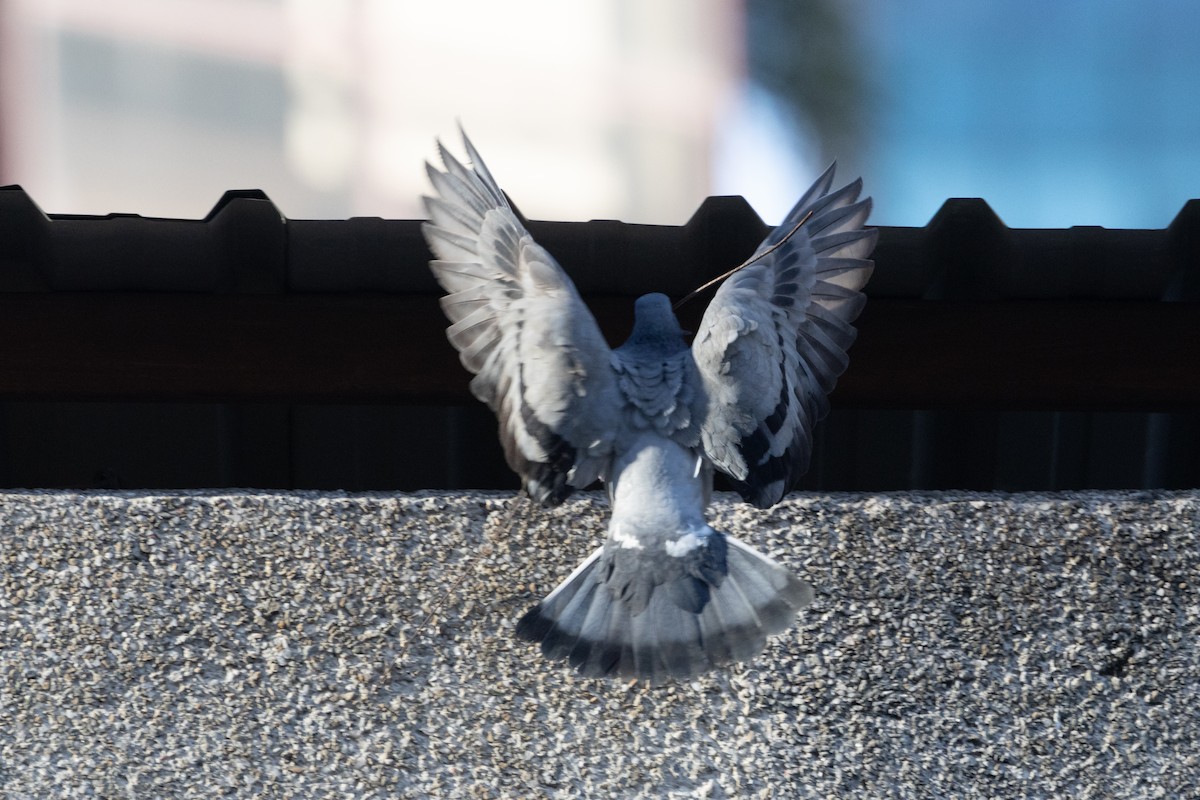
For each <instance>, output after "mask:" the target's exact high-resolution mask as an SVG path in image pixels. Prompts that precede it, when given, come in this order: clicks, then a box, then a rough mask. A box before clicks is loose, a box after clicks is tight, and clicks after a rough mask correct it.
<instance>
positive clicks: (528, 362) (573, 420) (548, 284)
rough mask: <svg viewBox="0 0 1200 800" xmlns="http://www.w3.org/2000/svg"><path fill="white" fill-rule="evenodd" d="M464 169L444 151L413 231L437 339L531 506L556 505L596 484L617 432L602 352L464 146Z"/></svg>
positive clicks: (564, 286) (548, 264) (582, 313)
mask: <svg viewBox="0 0 1200 800" xmlns="http://www.w3.org/2000/svg"><path fill="white" fill-rule="evenodd" d="M463 143H464V145H465V147H466V150H467V155H468V157H469V161H468V163H469V164H470V166H465V165H463V164H462V163H461V162H459V161H458V160H457V159H455V158H454V156H452V155H451V154H450V153H449V152H448V151H447V150H446V149H445V148H444V147H442V145H441V143H440V142H439V143H438V152H439V154H440V156H441V159H442V163H443V165H444V169H443V170H439V169H437V168H436V167H434V166H432V165H430V164H428V163H426V165H425V166H426V168H427V170H428V172H429V179H430V181H431V182H432V183H433V187H434V190H435V191H436V193H437V196H436V197H425V198H424V200H425V208H426V211H427V212H428V215H429V221H428V222H426V223H425V224H424V225H423V226H422V230H423V231H424V233H425V239H426V241H427V242H428V243H429V247H430V249H431V250H433V252H434V254H435V255H436V256H437V260H434V261H430V262H429V266H430V269H431V270H432V271H433V274H434V277H436V278H437V280H438V283H440V284H441V285H442V288H443V289H445V290H446V291H447V292H448V294H447V295H446V296H445V297H443V298H442V310H443V311H444V312H445V314H446V316H447V317H448V318H449V320H450V322H451V323H452V324H451V325H450V327H449V329H448V330H447V332H446V334H447V336H448V338H449V339H450V342H451V344H453V345H454V346H455V347H456V348H457V349H458V351H459V357H460V359H461V361H462V363H463V366H465V367H466V368H467V369H468V370H470V371H471V372H472V373H474V374H475V377H474V378H473V379H472V381H471V391H472V393H473V394H474V395H475V396H476V397H477V398H479V399H480V400H482V401H484V402H485V403H487V404H488V406H489V407H490V408H491V409H492V411H494V412H495V413H496V416H497V418H498V419H499V421H500V439H501V442H502V444H503V445H504V454H505V456H506V458H507V459H508V464H509V466H511V467H512V468H513V469H514V470H515V471H516V472H517V473H518V474H520V476H521V478H522V480H523V482H524V485H525V488H526V490H527V491H528V492H529V494H530V495H531V496H532V497H533V498H534V499H535V500H537V501H538V502H539V503H542V504H544V505H557V504H558V503H561V502H562V501H563V500H565V499H566V498H567V496H568V495H570V494H571V492H572V491H573V490H574V489H575V488H577V487H584V486H587V485H588V484H589V483H591V482H592V481H594V480H596V478H597V477H601V476H602V475H603V472H604V470H605V467H606V465H607V463H608V460H609V452H610V449H611V440H612V435H613V433H614V429H615V426H616V409H617V408H618V402H617V389H616V379H615V377H614V374H613V370H612V366H611V355H612V354H611V351H610V350H609V348H608V344H607V343H606V342H605V341H604V337H603V336H602V335H601V333H600V330H599V328H598V327H597V326H596V321H595V319H594V318H593V317H592V315H591V313H590V312H589V311H588V309H587V306H585V305H584V303H583V301H582V300H581V299H580V297H579V293H578V292H577V291H576V290H575V286H574V285H573V284H572V283H571V280H570V278H568V277H567V275H566V273H565V272H563V270H562V268H561V267H560V266H559V265H558V263H557V262H556V261H555V260H554V257H553V256H551V255H550V254H549V253H548V252H546V251H545V250H544V249H543V248H542V247H541V246H540V245H538V243H537V242H535V241H534V240H533V237H532V236H530V235H529V232H528V231H527V230H525V226H524V225H522V224H521V221H520V220H519V219H518V218H517V216H516V214H515V213H514V212H513V210H512V208H511V207H510V206H509V204H508V201H507V199H505V197H504V193H503V192H501V191H500V187H499V186H498V185H497V184H496V181H495V179H493V178H492V176H491V173H489V172H488V169H487V167H486V166H485V165H484V163H483V160H482V159H480V157H479V154H478V153H477V152H476V151H475V148H474V147H473V146H472V145H471V142H470V140H468V139H467V137H466V134H465V133H464V134H463Z"/></svg>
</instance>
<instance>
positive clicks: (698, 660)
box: [422, 132, 876, 686]
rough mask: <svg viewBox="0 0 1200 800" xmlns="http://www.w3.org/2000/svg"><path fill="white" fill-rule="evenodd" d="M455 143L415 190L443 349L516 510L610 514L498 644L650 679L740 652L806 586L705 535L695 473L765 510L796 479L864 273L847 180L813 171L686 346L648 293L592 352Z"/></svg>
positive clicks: (589, 319)
mask: <svg viewBox="0 0 1200 800" xmlns="http://www.w3.org/2000/svg"><path fill="white" fill-rule="evenodd" d="M462 139H463V146H464V148H465V150H466V154H467V159H466V161H465V162H464V161H459V160H458V159H457V158H455V157H454V156H453V155H452V154H451V153H450V152H449V151H448V150H447V149H446V148H445V147H444V146H443V145H442V144H441V142H440V141H439V142H438V143H437V150H438V156H439V159H440V161H441V167H440V168H439V167H436V166H434V165H432V164H431V163H429V162H426V170H427V172H428V175H429V180H430V183H431V184H432V187H433V194H432V195H431V196H426V197H424V198H423V200H424V203H425V209H426V212H427V216H428V220H427V221H426V222H425V223H423V226H422V230H423V233H424V236H425V239H426V241H427V243H428V245H429V248H430V250H431V251H432V253H433V255H434V256H435V258H434V259H433V260H431V261H430V262H429V267H430V269H431V270H432V272H433V275H434V277H435V278H436V279H437V281H438V283H439V284H440V285H441V287H442V288H443V289H444V290H445V292H446V294H445V295H444V296H443V297H442V298H441V308H442V310H443V312H444V313H445V315H446V317H447V319H448V320H449V321H450V323H451V324H450V326H449V328H448V329H447V337H448V338H449V340H450V343H451V344H452V345H453V346H454V347H455V348H456V349H457V350H458V353H459V357H460V360H461V362H462V365H463V366H464V367H465V368H466V369H467V370H468V371H469V372H471V373H472V374H473V375H474V377H473V378H472V379H471V382H470V388H471V392H472V394H473V395H474V396H475V397H476V398H478V399H479V400H481V401H482V402H484V403H486V404H487V405H488V407H489V408H491V410H492V411H493V412H495V415H496V417H497V419H498V421H499V428H500V440H501V443H502V445H503V449H504V454H505V458H506V460H507V462H508V464H509V466H510V467H511V468H512V469H513V470H514V471H515V472H516V473H517V474H518V475H520V477H521V480H522V484H523V486H524V489H525V491H526V492H527V493H528V494H529V496H530V497H532V498H533V499H534V500H535V501H537V502H538V503H540V504H542V505H543V506H547V507H551V506H556V505H558V504H560V503H562V502H563V501H565V500H566V499H567V498H568V497H569V496H570V495H571V494H572V492H574V491H575V490H577V489H584V488H586V487H588V486H589V485H591V484H593V483H594V482H596V481H602V482H603V484H604V486H605V488H606V490H607V494H608V499H609V504H610V506H611V514H610V518H609V522H608V535H607V538H606V540H605V542H604V544H603V545H602V546H601V547H599V548H598V549H596V550H595V552H593V553H592V554H591V555H590V556H588V558H587V559H585V560H584V561H583V563H582V564H580V565H579V566H578V567H577V568H576V569H575V570H574V572H572V573H571V574H570V575H569V576H567V578H566V579H565V580H563V581H562V583H560V584H559V585H558V586H557V587H556V588H555V589H554V590H553V591H551V592H550V594H549V595H547V596H546V597H545V598H544V599H543V600H542V601H541V602H539V603H537V605H535V606H534V607H533V608H532V609H530V610H529V611H528V612H527V613H526V614H525V615H524V616H523V617H521V618H520V620H519V621H518V623H517V625H516V634H517V636H518V637H519V638H520V639H523V640H528V641H531V642H535V643H538V644H540V646H541V651H542V653H543V654H544V656H545V657H546V658H548V659H552V660H555V659H559V660H561V659H565V660H566V661H567V662H568V663H569V664H570V666H571V667H573V668H574V669H575V671H576V672H578V673H579V674H581V675H584V676H588V677H621V678H625V679H632V680H635V681H641V682H645V683H646V684H648V685H651V686H653V685H659V684H662V683H665V682H668V681H671V680H688V679H691V678H693V677H695V676H698V675H700V674H702V673H705V672H708V671H710V670H713V669H716V668H720V667H723V666H726V665H730V664H733V663H735V662H742V661H747V660H749V659H752V658H754V657H755V656H756V655H757V654H758V653H759V652H761V651H762V650H763V648H764V647H765V645H766V641H767V636H768V635H771V634H776V633H780V632H782V631H784V630H785V629H787V628H788V627H789V626H790V625H791V624H792V622H793V621H794V619H795V616H796V614H797V612H798V611H800V610H801V609H803V608H804V607H805V606H807V605H808V604H809V603H810V602H811V601H812V599H813V588H812V586H811V585H810V584H809V583H807V582H806V581H804V580H802V579H800V578H798V577H796V576H795V575H793V574H792V573H791V572H790V571H789V570H788V569H787V568H785V567H784V566H783V565H781V564H780V563H778V562H777V561H775V560H774V559H773V558H771V557H770V556H768V555H766V554H764V553H762V552H760V551H759V550H756V549H755V548H753V547H751V546H750V545H749V544H746V543H745V542H742V541H739V540H738V539H736V538H734V537H733V536H730V535H728V534H726V533H723V532H721V531H719V530H716V529H714V528H713V527H711V526H710V525H709V524H708V521H707V517H706V513H705V512H706V509H707V507H708V505H709V502H710V499H711V496H712V480H713V473H714V471H719V472H721V473H723V474H725V475H726V476H728V478H729V480H730V482H731V485H732V488H733V489H734V490H735V491H736V492H737V493H738V494H739V495H740V496H741V497H742V499H744V500H745V501H747V502H749V503H751V504H753V505H754V506H756V507H758V508H768V507H770V506H772V505H774V504H776V503H778V502H779V501H780V500H781V499H782V498H783V497H784V495H785V494H786V493H787V492H788V490H789V489H790V488H791V487H792V485H793V484H794V482H795V480H796V479H797V478H798V477H799V476H800V475H801V474H802V473H803V472H804V471H805V470H806V469H807V468H808V462H809V458H810V455H811V452H812V435H813V428H814V426H815V425H816V424H817V422H818V421H819V420H820V419H821V418H822V417H824V416H825V414H826V412H827V411H828V408H829V404H828V400H827V399H826V396H827V395H828V393H829V392H830V390H832V389H833V387H834V383H835V381H836V379H837V378H838V376H839V375H841V373H842V372H843V371H844V370H845V369H846V366H847V360H848V359H847V349H848V348H849V347H850V345H851V343H852V342H853V341H854V338H855V329H854V328H853V327H852V325H851V323H852V322H853V321H854V319H855V318H856V317H857V316H858V314H859V312H860V310H861V309H862V307H863V304H864V302H865V298H864V296H863V294H862V293H861V291H860V290H861V289H862V288H863V286H864V285H865V284H866V282H867V279H868V278H869V277H870V275H871V271H872V269H873V266H874V262H872V261H871V260H870V259H869V256H870V255H871V251H872V249H873V248H874V245H875V240H876V231H875V230H874V229H865V228H864V227H863V225H864V223H865V222H866V219H867V216H868V214H869V213H870V210H871V200H870V198H863V199H859V194H860V192H861V189H862V181H861V179H858V180H855V181H853V182H852V183H850V184H847V185H846V186H843V187H841V188H839V189H836V190H834V189H832V185H833V180H834V168H835V166H836V165H831V166H830V167H829V168H828V169H827V170H826V171H825V172H824V173H823V174H822V175H821V176H820V177H819V178H818V179H817V180H816V182H815V183H814V184H813V185H812V187H811V188H810V189H809V190H808V191H807V192H805V193H804V195H803V196H802V197H801V198H800V200H799V201H798V202H797V203H796V205H795V207H794V208H793V209H792V210H791V211H790V212H789V213H788V215H787V217H786V218H785V219H784V220H783V222H782V223H781V224H780V225H779V226H778V227H777V228H775V229H774V230H772V231H771V233H770V234H769V235H768V236H767V237H766V239H765V240H764V241H763V242H762V244H761V245H760V246H759V247H758V249H757V250H756V251H755V253H754V255H753V256H752V257H751V258H750V259H749V260H748V261H747V262H746V263H745V264H743V265H742V266H741V267H740V268H738V269H735V270H734V271H732V272H730V273H727V277H726V278H725V280H724V281H723V283H721V285H720V287H719V288H718V289H717V291H716V293H715V295H714V296H713V298H712V300H711V302H710V303H709V305H708V307H707V309H706V310H705V312H704V315H703V317H702V321H701V323H700V325H699V328H698V330H697V331H696V333H695V336H694V337H693V339H692V342H691V345H690V346H689V344H688V342H687V334H686V333H685V331H683V330H682V329H681V328H680V325H679V321H678V320H677V319H676V317H675V314H674V311H673V309H672V305H671V301H670V300H669V299H668V298H667V297H666V296H665V295H663V294H659V293H653V294H647V295H645V296H642V297H640V298H638V299H637V300H636V301H635V304H634V324H633V330H632V332H631V333H630V335H629V338H628V339H627V340H626V341H625V343H624V344H622V345H620V346H619V347H617V348H615V349H611V348H610V347H609V345H608V343H607V342H606V340H605V339H604V337H603V335H602V334H601V332H600V329H599V327H598V326H597V324H596V321H595V319H594V317H593V316H592V314H591V313H590V312H589V311H588V308H587V306H586V305H585V304H584V302H583V300H582V298H581V297H580V295H579V292H578V291H577V290H576V288H575V286H574V285H573V284H572V282H571V279H570V278H569V277H568V276H567V273H566V272H565V271H564V270H563V268H562V267H561V266H559V264H558V262H557V261H556V260H555V259H554V257H553V256H552V255H551V254H550V253H549V252H547V251H546V250H545V249H544V248H542V247H541V246H540V245H539V244H538V243H537V242H536V241H534V239H533V237H532V236H531V235H530V233H529V231H528V230H526V228H525V226H524V225H523V224H522V221H521V218H520V217H519V216H518V215H517V213H516V212H515V211H514V209H513V207H512V206H511V205H510V203H509V201H508V199H507V198H506V196H505V194H504V192H503V191H501V189H500V187H499V184H497V182H496V180H495V179H494V178H493V177H492V175H491V173H490V172H489V171H488V168H487V166H486V165H485V164H484V162H483V159H481V158H480V157H479V154H478V152H476V150H475V147H474V146H473V145H472V143H471V141H470V140H469V139H468V138H467V136H466V134H465V132H463V133H462Z"/></svg>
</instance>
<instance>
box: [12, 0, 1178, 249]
mask: <svg viewBox="0 0 1200 800" xmlns="http://www.w3.org/2000/svg"><path fill="white" fill-rule="evenodd" d="M1198 34H1200V5H1197V4H1194V3H1190V2H1185V1H1184V0H1144V1H1143V2H1138V3H1131V2H1096V1H1095V0H1092V2H1084V0H1057V1H1056V2H1053V3H1046V2H1038V1H1037V0H1006V2H981V3H961V2H949V1H948V0H907V1H906V2H899V0H877V1H876V2H866V1H865V0H859V1H858V2H851V1H848V0H745V1H744V2H741V1H739V0H657V1H656V2H642V1H641V0H577V2H571V3H562V2H556V1H555V0H509V2H505V3H495V2H490V0H444V2H439V3H427V2H409V0H392V1H390V2H387V1H385V0H109V2H105V3H102V4H101V3H95V2H94V1H93V0H58V2H55V3H46V2H42V0H0V182H2V183H20V184H22V185H23V186H24V187H25V188H26V189H27V190H28V191H29V192H30V193H31V194H32V196H33V197H34V198H35V200H36V201H37V202H38V203H39V204H40V205H41V206H42V207H43V209H44V210H46V211H48V212H54V213H91V214H103V213H108V212H118V211H120V212H134V213H140V214H144V215H159V216H184V217H200V216H203V215H204V213H205V212H206V211H207V210H208V208H209V207H211V205H212V204H213V203H214V202H215V201H216V199H217V198H218V197H219V196H220V194H221V192H223V191H224V190H225V189H229V188H261V189H263V190H265V191H266V192H267V193H268V194H269V195H270V196H271V198H272V199H274V200H275V202H276V203H277V205H279V207H280V208H281V210H282V211H283V212H284V213H285V214H286V215H288V216H292V217H330V218H338V217H346V216H352V215H369V216H384V217H416V216H419V215H420V209H419V205H418V204H417V201H416V197H417V195H418V194H419V193H420V192H421V191H422V190H423V188H424V176H423V172H422V170H421V162H422V160H423V159H425V158H427V157H428V156H429V155H430V153H431V151H432V142H433V139H434V137H435V136H439V135H440V136H442V137H444V138H446V139H447V140H448V141H452V140H453V139H454V137H455V126H456V122H457V121H458V120H462V122H463V123H464V125H466V127H467V128H468V130H469V131H470V133H471V134H472V137H473V138H474V139H475V141H476V144H477V145H478V146H479V147H480V149H481V151H482V152H483V153H484V154H485V156H486V157H487V158H488V160H489V163H490V165H491V166H492V168H493V171H494V172H495V173H496V174H497V177H498V178H499V179H500V181H501V183H502V184H503V185H504V186H505V187H506V188H507V189H508V190H509V192H510V194H511V195H512V196H513V197H514V199H515V200H516V201H517V203H518V204H519V205H520V206H521V208H522V210H523V211H525V213H526V214H528V215H529V216H532V217H537V218H546V219H564V220H570V219H588V218H619V219H624V220H627V221H636V222H656V223H671V224H679V223H682V222H684V221H685V220H686V219H687V218H688V217H689V216H690V214H691V213H692V211H694V210H695V208H696V206H697V205H698V204H699V202H700V201H701V200H702V199H703V198H704V197H705V196H706V195H709V194H741V195H744V196H745V197H746V198H747V199H748V200H750V202H751V204H752V205H754V206H755V208H756V209H757V210H758V211H759V213H760V215H761V216H763V217H764V219H766V220H767V221H770V222H774V221H777V220H778V219H779V218H780V217H781V216H782V214H783V213H784V211H785V209H786V208H787V206H788V205H790V202H791V201H792V199H794V198H795V197H796V196H797V195H798V194H799V193H800V191H801V190H802V189H803V187H804V186H805V184H806V183H807V182H808V181H809V180H811V178H812V177H813V175H814V174H815V173H816V172H817V171H819V170H820V169H821V168H822V167H823V166H824V165H825V164H826V163H827V162H828V161H829V160H830V159H832V158H835V157H836V158H838V159H839V161H840V163H841V165H842V169H843V173H845V174H851V173H853V174H858V173H861V174H862V175H863V176H864V178H865V180H866V183H867V187H868V191H870V192H871V194H873V195H874V196H875V198H876V201H877V212H876V214H875V216H874V221H875V222H877V223H879V224H883V225H913V226H917V225H923V224H925V223H926V222H927V221H928V220H929V218H930V217H931V216H932V215H933V214H934V213H935V212H936V210H937V209H938V207H939V206H940V205H941V203H942V202H943V201H944V200H945V199H946V198H948V197H983V198H985V199H986V200H987V201H988V202H989V203H990V204H991V205H992V207H993V208H994V209H995V210H996V212H997V213H998V214H999V215H1000V216H1001V218H1002V219H1003V220H1004V221H1005V222H1006V223H1007V224H1009V225H1012V226H1016V227H1064V226H1070V225H1081V224H1086V225H1104V226H1108V227H1133V228H1158V227H1165V226H1166V225H1167V224H1169V223H1170V221H1171V219H1172V217H1173V216H1174V215H1175V214H1176V213H1177V212H1178V210H1179V208H1180V206H1181V205H1182V204H1183V202H1184V201H1185V200H1187V199H1188V198H1190V197H1195V196H1200V148H1198V147H1197V143H1200V89H1198V88H1197V77H1198V76H1200V48H1197V46H1196V44H1195V43H1196V42H1197V41H1198V39H1200V36H1198Z"/></svg>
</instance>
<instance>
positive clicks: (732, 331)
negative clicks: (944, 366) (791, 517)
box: [692, 166, 876, 508]
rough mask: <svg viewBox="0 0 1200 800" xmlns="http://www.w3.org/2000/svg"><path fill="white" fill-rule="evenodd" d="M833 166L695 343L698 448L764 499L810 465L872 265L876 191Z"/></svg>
mask: <svg viewBox="0 0 1200 800" xmlns="http://www.w3.org/2000/svg"><path fill="white" fill-rule="evenodd" d="M833 172H834V166H830V167H829V169H828V170H826V171H825V173H824V174H823V175H822V176H821V177H820V178H818V179H817V181H816V183H815V184H813V186H812V188H810V189H809V190H808V192H806V193H805V195H804V196H803V197H802V198H800V200H799V202H797V203H796V205H795V207H794V208H793V209H792V210H791V212H790V213H789V214H788V216H787V219H785V220H784V221H783V223H782V224H780V225H779V227H777V228H775V229H774V230H773V231H772V232H771V234H770V235H769V236H767V238H766V239H765V240H764V241H763V243H762V244H761V245H759V247H758V250H757V251H756V252H755V255H756V256H759V258H758V260H757V261H755V262H753V263H752V264H750V265H749V266H747V267H745V268H743V269H741V270H740V271H738V272H735V273H734V274H733V275H732V276H731V277H729V278H728V279H726V281H725V283H724V284H723V285H722V286H721V288H720V289H719V290H718V291H717V293H716V296H714V297H713V300H712V302H711V303H710V304H709V306H708V309H707V310H706V311H705V313H704V318H703V319H702V321H701V323H700V328H699V330H698V332H697V334H696V338H695V340H694V341H693V343H692V354H693V357H694V358H695V360H696V365H697V367H698V368H699V371H700V374H701V379H702V381H703V384H704V387H705V392H706V394H707V397H708V406H707V410H706V414H705V418H704V422H703V424H702V427H701V432H700V433H701V446H702V448H703V450H704V453H705V455H706V456H707V457H708V459H709V460H710V461H711V462H712V463H713V465H714V466H715V467H716V468H717V469H719V470H721V471H722V472H724V473H725V474H727V475H729V476H730V477H731V478H733V481H734V486H735V488H736V489H737V491H738V492H739V493H740V494H741V495H742V497H743V498H744V499H745V500H747V501H749V502H751V503H753V504H754V505H756V506H758V507H760V508H766V507H768V506H771V505H774V504H775V503H777V502H779V500H780V499H781V498H782V497H783V495H784V494H785V493H786V492H787V491H788V489H790V488H791V486H792V484H793V483H794V482H795V479H796V478H797V477H799V476H800V475H801V474H802V473H803V472H804V471H805V470H806V469H807V468H808V461H809V457H810V455H811V453H812V433H813V426H814V425H815V424H816V423H817V421H818V420H819V419H821V418H822V417H824V416H825V414H826V412H827V411H828V409H829V402H828V400H827V399H826V395H827V394H828V393H829V391H830V390H831V389H833V385H834V383H835V381H836V380H837V377H838V376H839V375H841V373H842V372H843V371H844V370H845V369H846V364H847V360H848V359H847V356H846V351H847V349H848V348H849V347H850V344H851V343H852V342H853V341H854V336H855V331H854V328H853V327H852V326H851V323H852V322H853V321H854V319H855V317H857V316H858V313H859V311H860V310H861V309H862V306H863V303H864V302H865V298H864V297H863V295H862V294H861V293H860V291H859V290H860V289H862V287H863V286H864V285H865V284H866V282H867V279H868V278H869V277H870V275H871V270H872V269H873V267H874V263H873V262H872V261H870V260H869V259H868V256H870V254H871V250H872V248H873V247H874V245H875V239H876V231H875V230H874V229H869V230H867V229H864V228H863V223H864V222H866V219H867V215H868V214H869V213H870V210H871V200H870V198H865V199H862V200H859V199H858V195H859V193H860V191H861V190H862V181H861V179H860V180H856V181H854V182H853V183H850V184H848V185H846V186H844V187H842V188H841V189H838V190H836V191H830V187H831V185H832V183H833ZM797 225H799V226H800V227H799V229H798V230H796V231H795V233H794V234H792V236H791V237H790V238H787V236H788V234H789V232H791V231H792V230H793V229H795V228H796V226H797ZM785 239H786V241H785ZM772 248H774V249H772Z"/></svg>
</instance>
